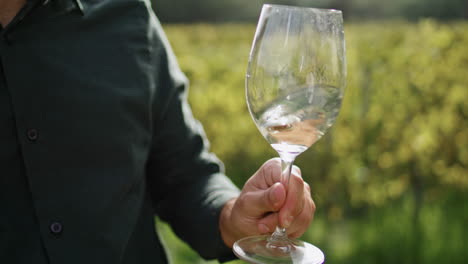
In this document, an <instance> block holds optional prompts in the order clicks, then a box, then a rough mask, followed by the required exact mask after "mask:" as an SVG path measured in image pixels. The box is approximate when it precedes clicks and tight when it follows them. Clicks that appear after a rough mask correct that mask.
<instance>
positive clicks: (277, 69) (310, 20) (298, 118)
mask: <svg viewBox="0 0 468 264" xmlns="http://www.w3.org/2000/svg"><path fill="white" fill-rule="evenodd" d="M345 85H346V56H345V41H344V30H343V17H342V13H341V11H339V10H332V9H317V8H306V7H293V6H283V5H269V4H265V5H263V8H262V11H261V14H260V18H259V21H258V25H257V29H256V32H255V37H254V41H253V45H252V49H251V52H250V56H249V64H248V69H247V74H246V99H247V105H248V108H249V112H250V114H251V116H252V119H253V120H254V122H255V124H256V125H257V127H258V129H259V130H260V133H261V134H262V135H263V136H264V137H265V139H266V140H267V142H268V143H270V144H271V146H272V147H273V148H274V149H275V150H276V151H277V152H278V154H279V156H280V158H281V161H282V162H281V163H282V183H283V184H285V185H286V188H287V186H288V182H289V176H290V174H291V168H292V165H293V163H294V160H295V158H296V157H297V156H298V155H299V154H301V153H302V152H304V151H305V150H307V149H308V148H309V147H310V146H312V145H313V144H314V143H315V142H316V141H317V140H319V139H320V138H321V137H322V136H323V135H324V134H325V133H326V132H327V130H328V129H329V128H330V127H331V126H332V125H333V123H334V122H335V120H336V118H337V116H338V113H339V110H340V107H341V101H342V99H343V95H344V89H345ZM233 250H234V253H235V254H236V255H237V256H238V257H239V258H240V259H243V260H245V261H248V262H250V263H257V264H273V263H276V264H280V263H281V264H289V263H294V264H321V263H323V262H324V259H325V256H324V254H323V253H322V251H321V250H320V249H318V248H317V247H315V246H313V245H312V244H309V243H307V242H304V241H300V240H295V239H290V238H288V236H287V231H286V229H285V228H283V227H277V228H276V230H275V232H274V233H273V234H272V235H271V236H265V235H263V236H253V237H246V238H243V239H241V240H239V241H237V242H236V243H235V244H234V247H233Z"/></svg>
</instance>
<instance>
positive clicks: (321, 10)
mask: <svg viewBox="0 0 468 264" xmlns="http://www.w3.org/2000/svg"><path fill="white" fill-rule="evenodd" d="M263 7H280V8H288V9H296V10H307V9H308V10H314V11H318V12H323V13H331V14H342V13H343V12H342V11H341V10H339V9H334V8H317V7H309V6H293V5H279V4H263Z"/></svg>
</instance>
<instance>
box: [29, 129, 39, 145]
mask: <svg viewBox="0 0 468 264" xmlns="http://www.w3.org/2000/svg"><path fill="white" fill-rule="evenodd" d="M26 136H27V137H28V139H29V140H30V141H32V142H34V141H36V140H37V138H38V137H39V133H38V132H37V129H34V128H32V129H28V131H27V132H26Z"/></svg>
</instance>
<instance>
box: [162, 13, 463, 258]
mask: <svg viewBox="0 0 468 264" xmlns="http://www.w3.org/2000/svg"><path fill="white" fill-rule="evenodd" d="M164 27H165V30H166V33H167V34H168V37H169V39H170V41H171V43H172V46H173V48H174V50H175V53H176V55H177V57H178V60H179V63H180V65H181V67H182V69H183V70H184V72H185V73H186V75H187V76H188V77H189V79H190V80H191V86H190V97H189V100H190V103H191V105H192V108H193V112H194V115H195V116H196V117H197V118H198V119H199V120H200V121H201V122H202V123H203V124H204V126H205V130H206V133H207V135H208V137H209V139H210V141H211V149H212V151H214V152H215V153H216V154H217V155H218V156H219V157H220V158H221V159H222V160H223V161H224V163H225V166H226V172H227V174H228V175H229V176H230V177H231V178H232V179H233V181H234V182H235V183H236V184H237V185H238V186H242V184H243V183H244V181H245V180H246V179H247V178H248V177H249V176H250V175H252V174H253V173H254V171H255V170H256V169H257V168H258V167H259V166H260V165H261V164H262V163H263V162H264V161H265V160H267V159H269V158H271V157H274V156H276V154H275V152H274V151H273V150H272V149H271V148H270V146H268V144H267V143H266V142H265V141H264V139H263V138H262V137H261V135H260V133H259V132H258V131H257V129H256V127H255V126H254V124H253V122H252V120H251V119H250V116H249V114H248V111H247V108H246V105H245V96H244V74H245V69H246V64H247V56H248V53H249V49H250V44H251V41H252V38H253V33H254V29H255V28H254V25H253V24H216V25H215V24H191V25H189V24H178V25H172V24H165V25H164ZM345 34H346V41H347V60H348V86H347V91H346V94H345V100H344V105H343V108H342V111H341V113H340V116H339V118H338V120H337V123H336V125H335V126H334V127H333V128H332V130H331V132H330V133H328V134H327V135H326V136H325V137H324V138H322V139H321V140H320V141H319V142H318V143H316V145H314V146H313V147H312V148H311V149H309V150H308V151H307V152H306V153H304V154H302V155H301V156H299V157H298V159H297V162H296V164H297V165H298V166H300V167H301V169H302V171H303V176H304V178H305V180H306V181H307V182H308V183H309V184H310V185H311V187H312V191H313V197H314V200H315V202H316V204H317V208H318V210H317V212H316V216H315V220H314V222H313V224H312V225H311V227H310V229H309V230H308V232H307V233H306V234H305V235H304V236H303V239H305V240H307V241H310V242H312V243H314V244H316V245H317V246H319V247H320V248H322V249H323V250H324V252H325V254H326V256H327V263H360V264H367V263H369V264H371V263H373V264H375V263H379V264H385V263H399V264H405V263H408V264H409V263H411V264H418V263H425V264H432V263H434V264H435V263H451V264H456V263H466V259H468V251H467V250H466V241H465V240H466V237H468V229H467V228H466V226H467V223H468V192H467V190H468V103H467V100H468V23H467V22H453V21H452V22H445V23H440V22H437V21H435V20H431V19H423V20H421V21H419V22H414V23H408V22H403V21H392V22H388V21H387V22H385V21H380V22H375V21H374V22H361V23H358V22H353V23H350V24H346V26H345ZM158 228H159V230H160V232H161V233H162V234H163V239H164V241H165V243H166V247H167V248H168V249H169V250H170V252H171V254H170V258H171V259H172V261H173V263H175V264H178V263H181V264H185V263H217V262H216V261H211V262H209V261H204V260H201V259H200V258H199V257H198V256H197V255H196V253H194V252H193V251H192V250H191V249H189V248H188V247H187V245H185V244H184V243H183V242H181V241H180V240H178V239H177V238H176V237H175V236H174V234H173V233H172V232H171V231H170V228H169V227H167V226H166V225H165V224H164V223H162V222H159V225H158ZM232 263H236V264H238V263H242V262H240V261H233V262H232Z"/></svg>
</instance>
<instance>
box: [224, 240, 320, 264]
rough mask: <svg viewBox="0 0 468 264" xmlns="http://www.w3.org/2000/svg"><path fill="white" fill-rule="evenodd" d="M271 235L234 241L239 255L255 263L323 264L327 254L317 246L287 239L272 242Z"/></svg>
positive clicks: (236, 252) (234, 247) (235, 249)
mask: <svg viewBox="0 0 468 264" xmlns="http://www.w3.org/2000/svg"><path fill="white" fill-rule="evenodd" d="M269 241H270V236H253V237H246V238H243V239H241V240H239V241H237V242H236V243H234V246H233V251H234V254H236V256H237V257H239V258H240V259H242V260H245V261H247V262H250V263H254V264H322V263H324V261H325V255H324V254H323V252H322V251H321V250H320V249H319V248H317V247H316V246H314V245H312V244H309V243H306V242H303V241H300V240H292V239H287V240H284V241H282V242H280V243H279V244H278V243H270V242H269Z"/></svg>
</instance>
